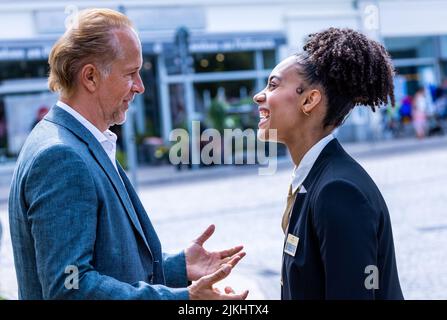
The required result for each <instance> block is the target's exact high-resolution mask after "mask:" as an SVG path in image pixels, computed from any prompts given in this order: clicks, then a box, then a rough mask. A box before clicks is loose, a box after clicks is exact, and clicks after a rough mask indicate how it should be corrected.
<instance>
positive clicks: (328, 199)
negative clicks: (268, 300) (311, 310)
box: [313, 181, 380, 299]
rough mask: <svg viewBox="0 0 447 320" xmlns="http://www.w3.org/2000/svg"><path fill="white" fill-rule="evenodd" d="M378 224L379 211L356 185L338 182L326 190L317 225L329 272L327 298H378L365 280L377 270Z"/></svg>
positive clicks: (320, 197)
mask: <svg viewBox="0 0 447 320" xmlns="http://www.w3.org/2000/svg"><path fill="white" fill-rule="evenodd" d="M378 221H379V220H378V214H377V212H376V211H375V210H374V209H373V208H372V207H371V206H370V204H369V203H368V200H367V199H366V198H365V196H364V195H363V194H362V192H361V191H360V190H359V188H358V187H357V186H355V185H353V184H352V183H350V182H347V181H334V182H331V183H329V184H327V185H325V186H324V187H323V188H322V190H321V192H320V193H319V194H318V196H317V198H316V203H315V210H314V212H313V222H314V228H315V230H316V235H317V238H318V243H319V250H320V255H321V260H322V263H323V268H324V273H325V289H326V290H325V292H326V299H374V298H375V295H374V289H371V288H370V286H367V285H366V284H365V281H366V282H368V281H367V280H368V279H367V277H368V276H369V275H370V272H369V270H371V269H370V268H371V267H370V266H375V267H376V268H377V252H378V240H377V229H378ZM377 276H378V275H377ZM379 285H380V284H379ZM368 288H369V289H368Z"/></svg>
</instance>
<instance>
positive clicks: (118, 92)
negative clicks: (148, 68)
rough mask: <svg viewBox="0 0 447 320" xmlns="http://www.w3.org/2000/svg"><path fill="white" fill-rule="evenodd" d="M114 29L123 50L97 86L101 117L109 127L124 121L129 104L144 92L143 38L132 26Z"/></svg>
mask: <svg viewBox="0 0 447 320" xmlns="http://www.w3.org/2000/svg"><path fill="white" fill-rule="evenodd" d="M114 32H115V36H116V40H117V41H116V42H117V43H118V45H119V46H120V47H121V53H122V54H121V57H119V58H118V59H116V60H115V61H113V63H112V67H111V70H110V73H109V75H108V76H107V75H106V76H105V77H101V79H100V80H99V81H100V84H99V86H98V87H99V90H98V104H99V108H100V114H101V117H102V119H101V120H102V122H105V123H106V124H107V127H110V126H113V125H115V124H123V123H124V122H125V121H126V112H127V110H128V109H129V104H130V103H131V102H132V100H133V99H134V97H135V95H136V94H139V93H143V92H144V86H143V82H142V81H141V77H140V69H141V66H142V63H143V57H142V54H141V44H140V40H139V39H138V37H137V35H136V34H135V32H134V31H133V30H131V29H129V28H126V29H120V30H116V31H114Z"/></svg>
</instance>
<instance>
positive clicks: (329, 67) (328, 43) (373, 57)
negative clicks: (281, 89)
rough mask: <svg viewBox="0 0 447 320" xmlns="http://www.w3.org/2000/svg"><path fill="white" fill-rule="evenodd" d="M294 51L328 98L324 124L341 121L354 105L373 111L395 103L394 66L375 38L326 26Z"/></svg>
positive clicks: (310, 79)
mask: <svg viewBox="0 0 447 320" xmlns="http://www.w3.org/2000/svg"><path fill="white" fill-rule="evenodd" d="M303 49H304V52H303V53H300V54H297V57H298V62H297V63H298V64H299V65H300V66H301V67H302V69H301V70H302V75H303V76H304V78H305V79H306V81H307V82H308V84H310V85H312V84H319V85H321V86H322V87H323V89H324V93H325V95H326V98H327V101H328V110H327V113H326V117H325V119H324V122H323V125H324V127H327V126H330V125H334V126H336V127H337V126H339V125H341V124H342V123H343V121H344V119H345V117H346V115H347V114H348V113H349V112H350V111H351V109H352V108H354V107H355V106H356V105H364V106H369V107H371V109H372V110H373V111H376V108H378V107H379V106H381V105H386V104H388V103H391V105H393V106H394V104H395V101H394V84H393V76H394V68H393V66H392V63H391V58H390V56H389V54H388V52H387V51H386V50H385V48H384V47H383V46H382V45H381V44H380V43H378V42H377V41H374V40H371V39H368V38H367V37H366V36H365V35H363V34H361V33H359V32H357V31H354V30H351V29H338V28H329V29H327V30H325V31H322V32H319V33H314V34H310V35H309V39H308V40H307V42H306V44H305V45H304V47H303Z"/></svg>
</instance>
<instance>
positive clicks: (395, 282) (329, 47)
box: [253, 28, 403, 299]
mask: <svg viewBox="0 0 447 320" xmlns="http://www.w3.org/2000/svg"><path fill="white" fill-rule="evenodd" d="M253 99H254V101H255V102H256V103H257V104H258V105H259V112H260V117H261V120H260V122H259V129H260V130H259V135H260V138H261V139H266V140H268V139H270V140H277V141H278V142H281V143H284V144H285V145H286V146H287V148H288V149H289V152H290V154H291V157H292V160H293V162H294V164H295V169H294V172H293V176H292V183H291V186H290V188H289V197H288V198H289V199H288V208H286V211H285V213H284V217H283V225H282V226H283V230H284V233H285V242H284V253H283V263H282V279H281V282H282V288H281V297H282V299H403V296H402V291H401V288H400V284H399V278H398V274H397V268H396V259H395V254H394V244H393V236H392V231H391V223H390V217H389V214H388V210H387V207H386V204H385V201H384V199H383V198H382V195H381V194H380V191H379V190H378V188H377V186H376V185H375V183H374V182H373V181H372V179H371V178H370V177H369V175H368V174H367V173H366V172H365V171H364V169H363V168H362V167H361V166H360V165H359V164H358V163H357V162H356V161H355V160H354V159H352V158H351V157H350V156H349V155H348V154H347V153H346V152H345V151H344V150H343V148H342V147H341V145H340V144H339V143H338V141H337V139H335V138H334V136H333V135H332V132H333V131H334V129H335V128H337V127H338V126H340V125H341V124H342V123H343V121H344V119H345V118H346V117H347V115H348V114H349V112H350V111H351V110H352V109H353V108H354V107H355V106H357V105H363V106H368V107H370V108H371V109H372V110H373V111H375V109H376V108H378V107H379V106H380V105H384V104H387V103H389V102H390V103H391V104H393V105H394V95H393V67H392V65H391V62H390V58H389V55H388V54H387V52H386V51H385V49H384V48H383V46H382V45H380V44H379V43H377V42H375V41H372V40H369V39H367V38H366V37H365V36H364V35H362V34H360V33H358V32H356V31H353V30H350V29H335V28H330V29H328V30H326V31H323V32H320V33H316V34H312V35H310V36H309V39H308V41H307V43H306V44H305V46H304V52H303V53H300V54H297V55H294V56H291V57H289V58H287V59H285V60H283V61H282V62H281V63H279V64H278V65H277V66H276V67H275V68H274V70H273V71H272V73H271V75H270V77H269V79H268V84H267V87H266V88H265V89H264V90H263V91H261V92H260V93H258V94H256V95H255V96H254V98H253ZM272 129H273V130H272Z"/></svg>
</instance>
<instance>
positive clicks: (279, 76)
mask: <svg viewBox="0 0 447 320" xmlns="http://www.w3.org/2000/svg"><path fill="white" fill-rule="evenodd" d="M296 59H297V57H295V56H291V57H289V58H286V59H284V60H283V61H282V62H280V63H279V64H278V65H277V66H276V67H275V68H274V69H273V71H272V72H271V73H270V76H269V79H268V82H267V86H266V87H265V88H264V90H262V91H261V92H259V93H258V94H256V95H255V96H254V97H253V100H254V102H255V103H257V104H258V106H259V107H258V109H259V117H260V121H259V123H258V128H259V131H258V137H259V139H261V140H271V141H275V140H276V141H278V142H282V143H285V142H286V141H287V140H288V135H290V134H291V133H292V132H295V131H296V130H297V129H298V128H299V127H300V125H299V123H300V119H301V118H302V116H303V113H302V110H301V108H300V106H301V104H302V101H301V100H302V97H301V96H300V95H299V94H298V93H297V88H303V89H304V80H302V79H301V78H300V76H299V74H298V69H297V68H298V66H297V63H296ZM273 130H276V139H275V135H274V131H273Z"/></svg>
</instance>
